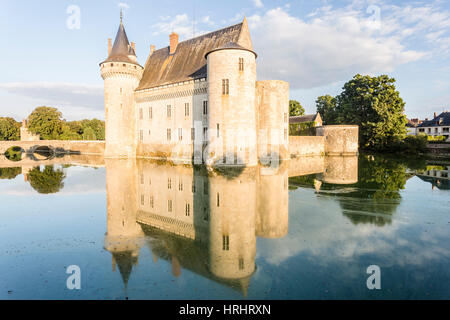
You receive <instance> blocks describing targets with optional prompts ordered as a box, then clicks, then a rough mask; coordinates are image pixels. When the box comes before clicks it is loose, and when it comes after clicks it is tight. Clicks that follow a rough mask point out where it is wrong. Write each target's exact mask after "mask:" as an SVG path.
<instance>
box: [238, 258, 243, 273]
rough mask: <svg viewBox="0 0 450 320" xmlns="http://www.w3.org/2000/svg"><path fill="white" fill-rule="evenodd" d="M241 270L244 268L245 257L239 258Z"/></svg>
mask: <svg viewBox="0 0 450 320" xmlns="http://www.w3.org/2000/svg"><path fill="white" fill-rule="evenodd" d="M239 270H244V258H242V257H240V258H239Z"/></svg>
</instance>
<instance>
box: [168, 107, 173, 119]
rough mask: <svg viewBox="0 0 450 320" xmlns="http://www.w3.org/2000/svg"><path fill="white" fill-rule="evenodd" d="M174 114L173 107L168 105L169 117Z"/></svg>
mask: <svg viewBox="0 0 450 320" xmlns="http://www.w3.org/2000/svg"><path fill="white" fill-rule="evenodd" d="M171 116H172V107H171V106H170V105H168V106H167V118H170V117H171Z"/></svg>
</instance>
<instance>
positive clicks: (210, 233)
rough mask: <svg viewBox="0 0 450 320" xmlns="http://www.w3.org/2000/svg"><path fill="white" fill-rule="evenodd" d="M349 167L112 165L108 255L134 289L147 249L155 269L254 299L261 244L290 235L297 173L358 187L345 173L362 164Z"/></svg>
mask: <svg viewBox="0 0 450 320" xmlns="http://www.w3.org/2000/svg"><path fill="white" fill-rule="evenodd" d="M342 161H344V160H336V159H334V160H329V161H328V162H327V161H326V160H325V158H323V157H319V158H318V159H316V162H313V164H311V159H308V161H305V162H304V168H300V167H301V166H302V165H303V164H302V162H301V161H299V162H297V163H296V164H295V166H296V168H295V169H292V163H290V162H289V161H286V162H284V163H282V164H281V165H280V166H278V167H276V168H270V167H263V166H260V167H238V168H236V167H234V168H228V169H226V168H220V169H212V168H207V167H204V166H199V167H196V166H190V165H173V164H170V163H161V162H155V161H148V160H110V159H106V160H105V162H106V185H107V193H108V196H107V199H108V200H107V201H108V203H107V210H108V222H107V233H106V236H105V249H106V250H108V251H109V252H111V254H112V260H113V261H112V264H113V270H114V269H115V268H116V266H118V268H119V271H120V273H121V275H122V278H123V281H124V284H125V286H126V285H127V282H128V279H129V277H130V274H131V272H132V269H133V266H134V265H136V264H137V262H138V258H139V251H140V249H141V248H142V247H143V246H148V248H149V249H150V251H151V252H152V255H153V259H154V261H157V260H158V259H163V260H166V261H168V262H169V263H171V265H172V274H173V276H174V277H180V276H182V273H183V270H189V271H191V272H194V273H196V274H199V275H201V276H202V277H206V278H209V279H211V280H213V281H216V282H218V283H221V284H223V285H226V286H229V287H231V288H233V289H236V290H238V291H240V292H241V293H242V294H243V295H246V294H247V290H248V287H249V283H250V278H251V276H252V275H253V273H254V272H255V270H256V264H255V257H256V237H263V238H270V239H274V238H282V237H284V236H286V235H287V233H288V223H289V194H288V192H289V172H290V171H291V172H293V174H295V175H299V174H302V173H303V174H311V171H312V172H315V173H323V177H322V179H323V180H325V179H328V180H331V179H338V178H337V177H336V176H337V175H341V176H345V178H343V179H341V180H340V181H339V183H346V181H350V182H348V183H353V181H354V178H355V173H354V172H353V171H354V168H353V167H352V168H351V170H352V172H351V173H345V174H344V172H342V171H348V170H349V168H350V167H351V166H354V164H355V163H356V177H357V161H356V162H352V163H351V164H348V163H343V162H342ZM334 166H337V167H339V168H338V169H335V168H334ZM324 168H328V171H327V170H324ZM339 172H340V173H339ZM356 179H357V178H356Z"/></svg>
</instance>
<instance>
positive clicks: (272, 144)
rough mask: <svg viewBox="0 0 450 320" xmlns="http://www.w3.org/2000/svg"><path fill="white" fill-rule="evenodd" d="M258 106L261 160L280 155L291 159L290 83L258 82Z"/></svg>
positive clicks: (259, 154) (276, 81)
mask: <svg viewBox="0 0 450 320" xmlns="http://www.w3.org/2000/svg"><path fill="white" fill-rule="evenodd" d="M256 105H257V107H256V110H257V111H258V113H257V117H258V121H257V122H258V156H259V158H264V157H266V156H267V155H268V154H272V155H273V154H274V153H278V155H279V157H280V159H289V158H290V154H289V83H287V82H285V81H278V80H267V81H257V82H256Z"/></svg>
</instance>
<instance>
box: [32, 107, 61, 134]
mask: <svg viewBox="0 0 450 320" xmlns="http://www.w3.org/2000/svg"><path fill="white" fill-rule="evenodd" d="M61 118H62V113H61V112H60V111H58V109H56V108H51V107H37V108H36V109H34V111H33V112H32V113H31V114H30V116H29V117H28V129H29V130H30V132H32V133H35V134H39V135H40V136H41V139H44V140H56V139H59V136H60V134H61V133H62V125H63V121H62V119H61Z"/></svg>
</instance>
